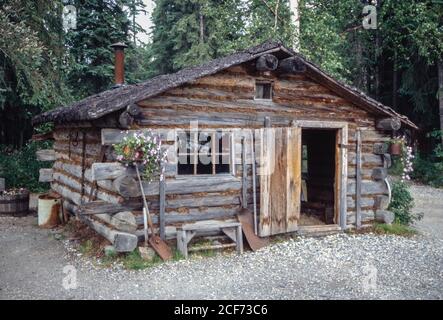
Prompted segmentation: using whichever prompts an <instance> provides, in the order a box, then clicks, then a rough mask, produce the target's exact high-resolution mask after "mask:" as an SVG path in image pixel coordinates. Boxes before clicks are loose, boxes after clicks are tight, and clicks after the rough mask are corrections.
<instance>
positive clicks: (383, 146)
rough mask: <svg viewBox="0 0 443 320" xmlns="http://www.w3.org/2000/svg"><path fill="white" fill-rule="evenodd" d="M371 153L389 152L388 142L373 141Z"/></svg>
mask: <svg viewBox="0 0 443 320" xmlns="http://www.w3.org/2000/svg"><path fill="white" fill-rule="evenodd" d="M373 153H374V154H379V155H382V154H385V153H389V144H388V143H386V142H379V143H374V147H373Z"/></svg>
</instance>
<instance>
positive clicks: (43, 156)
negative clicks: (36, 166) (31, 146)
mask: <svg viewBox="0 0 443 320" xmlns="http://www.w3.org/2000/svg"><path fill="white" fill-rule="evenodd" d="M35 154H36V156H37V160H38V161H55V151H54V150H52V149H46V150H38V151H37V152H36V153H35Z"/></svg>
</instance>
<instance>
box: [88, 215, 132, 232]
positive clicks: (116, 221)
mask: <svg viewBox="0 0 443 320" xmlns="http://www.w3.org/2000/svg"><path fill="white" fill-rule="evenodd" d="M95 217H97V218H99V219H100V220H102V221H104V222H106V223H107V224H109V225H111V226H113V227H114V228H115V229H116V230H118V231H123V232H127V233H132V234H135V232H136V231H137V229H138V226H137V221H136V218H135V216H134V214H133V213H132V212H130V211H123V212H118V213H117V214H115V215H109V214H105V213H103V214H97V215H95Z"/></svg>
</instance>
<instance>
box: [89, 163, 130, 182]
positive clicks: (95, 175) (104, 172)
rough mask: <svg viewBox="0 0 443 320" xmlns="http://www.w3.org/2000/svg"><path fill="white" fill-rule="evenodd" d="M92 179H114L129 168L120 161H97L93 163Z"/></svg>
mask: <svg viewBox="0 0 443 320" xmlns="http://www.w3.org/2000/svg"><path fill="white" fill-rule="evenodd" d="M91 170H92V179H93V180H95V181H100V180H114V179H116V178H118V177H120V176H122V175H125V174H126V172H127V170H128V168H127V167H125V166H124V165H122V164H121V163H119V162H103V163H101V162H96V163H94V164H93V165H92V168H91Z"/></svg>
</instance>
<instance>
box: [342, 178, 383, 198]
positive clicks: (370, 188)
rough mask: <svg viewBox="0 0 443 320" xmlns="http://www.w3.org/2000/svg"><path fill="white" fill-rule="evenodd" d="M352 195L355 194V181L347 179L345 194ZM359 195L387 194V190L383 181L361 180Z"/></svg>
mask: <svg viewBox="0 0 443 320" xmlns="http://www.w3.org/2000/svg"><path fill="white" fill-rule="evenodd" d="M354 193H355V180H349V179H348V185H347V194H348V195H353V194H354ZM361 194H362V195H370V194H374V195H377V194H388V188H387V187H386V184H385V183H384V181H371V180H362V184H361Z"/></svg>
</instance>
